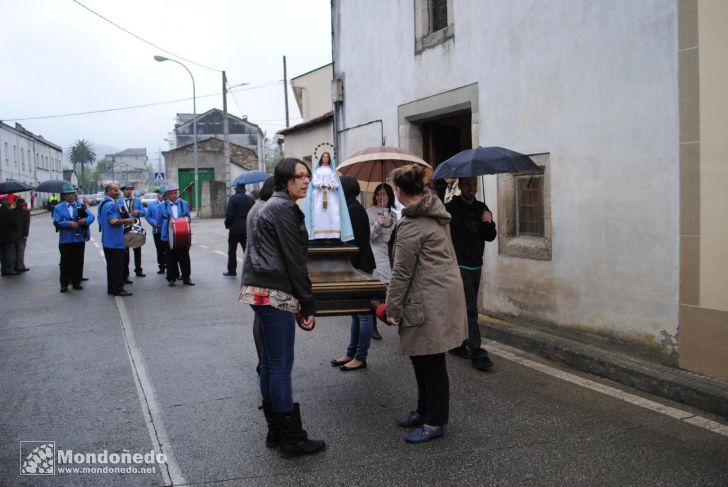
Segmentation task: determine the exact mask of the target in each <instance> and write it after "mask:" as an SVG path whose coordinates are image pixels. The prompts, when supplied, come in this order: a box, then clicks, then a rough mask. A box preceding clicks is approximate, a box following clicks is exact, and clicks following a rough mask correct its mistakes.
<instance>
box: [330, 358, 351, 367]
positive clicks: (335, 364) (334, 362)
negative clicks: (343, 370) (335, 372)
mask: <svg viewBox="0 0 728 487" xmlns="http://www.w3.org/2000/svg"><path fill="white" fill-rule="evenodd" d="M351 361H352V359H349V360H338V359H334V360H332V361H331V362H330V363H331V366H332V367H341V366H342V365H344V364H348V363H349V362H351Z"/></svg>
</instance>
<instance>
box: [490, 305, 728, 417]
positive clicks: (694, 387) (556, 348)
mask: <svg viewBox="0 0 728 487" xmlns="http://www.w3.org/2000/svg"><path fill="white" fill-rule="evenodd" d="M479 323H480V325H481V327H483V328H484V329H485V333H484V336H485V337H487V338H489V339H491V340H494V341H497V342H500V343H504V344H506V345H510V346H513V347H516V348H519V349H521V350H525V351H528V352H531V353H535V354H537V355H540V356H542V357H544V358H547V359H549V360H555V361H558V362H562V363H564V364H566V365H569V366H571V367H573V368H575V369H577V370H581V371H584V372H588V373H590V374H594V375H597V376H599V377H604V378H606V379H610V380H613V381H615V382H619V383H620V384H624V385H626V386H629V387H633V388H635V389H638V390H640V391H643V392H647V393H650V394H655V395H657V396H662V397H665V398H667V399H671V400H673V401H677V402H681V403H683V404H687V405H689V406H694V407H696V408H699V409H702V410H703V411H707V412H710V413H714V414H718V415H720V416H723V417H725V418H728V382H725V381H720V380H716V379H711V378H709V377H705V376H702V375H699V374H695V373H692V372H688V371H686V370H682V369H678V368H675V367H670V366H667V365H662V364H657V363H654V362H652V361H648V360H645V359H642V358H640V357H636V356H632V355H628V354H626V353H624V352H621V351H620V352H617V351H613V350H608V349H607V348H604V347H598V346H595V345H591V344H588V343H582V342H579V341H577V340H572V339H569V338H565V337H562V336H556V335H553V334H550V333H548V332H546V331H544V330H541V329H539V330H536V329H534V328H530V327H527V326H525V325H521V324H517V323H512V322H505V321H501V320H493V319H491V318H489V317H484V316H483V315H481V316H480V319H479ZM486 348H487V347H486Z"/></svg>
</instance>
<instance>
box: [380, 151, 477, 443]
mask: <svg viewBox="0 0 728 487" xmlns="http://www.w3.org/2000/svg"><path fill="white" fill-rule="evenodd" d="M424 177H425V172H424V170H423V169H422V168H421V167H420V166H418V165H415V164H413V165H410V166H404V167H402V168H399V169H395V170H394V172H393V174H392V178H393V182H394V190H395V194H396V196H397V199H398V200H399V201H400V202H401V203H402V204H403V205H404V206H405V208H404V209H403V210H402V219H401V220H400V221H399V222H397V225H396V226H395V228H394V231H393V233H392V238H391V240H390V242H389V245H390V256H391V259H392V278H391V280H390V282H389V289H388V290H387V322H388V323H389V324H391V325H397V326H398V327H399V341H400V351H401V352H402V353H403V354H404V355H408V356H409V357H410V360H411V361H412V366H413V367H414V370H415V378H416V379H417V409H416V410H415V411H412V412H411V413H409V414H408V415H403V416H399V417H397V418H396V419H395V422H396V423H397V424H398V425H399V426H402V427H417V429H415V430H414V431H411V432H410V433H408V434H407V435H406V436H405V439H406V440H407V441H408V442H411V443H421V442H425V441H429V440H432V439H435V438H438V437H440V436H442V435H443V433H444V430H445V425H446V424H447V421H448V415H449V401H450V389H449V387H450V386H449V381H448V376H447V367H446V364H445V353H446V352H447V351H448V350H450V348H452V347H453V344H454V345H459V344H460V343H462V341H463V339H464V338H465V337H467V317H466V313H465V294H464V292H463V286H462V279H461V278H460V272H459V270H458V266H457V259H456V257H455V249H454V248H453V245H452V241H451V240H450V229H449V223H450V214H449V213H448V212H447V210H445V205H443V204H442V203H441V202H440V199H439V198H438V197H437V196H436V195H434V194H433V193H432V192H431V191H430V190H429V189H426V188H425V183H424Z"/></svg>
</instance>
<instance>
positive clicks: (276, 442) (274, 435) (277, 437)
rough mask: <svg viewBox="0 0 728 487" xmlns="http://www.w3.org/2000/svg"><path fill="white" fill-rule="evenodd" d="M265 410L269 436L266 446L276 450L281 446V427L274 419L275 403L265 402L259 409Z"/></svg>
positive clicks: (266, 439) (266, 438)
mask: <svg viewBox="0 0 728 487" xmlns="http://www.w3.org/2000/svg"><path fill="white" fill-rule="evenodd" d="M258 409H262V410H263V414H264V415H265V421H266V423H268V434H267V435H266V437H265V446H267V447H268V448H275V447H278V446H280V444H281V430H280V427H279V425H278V424H277V423H276V421H275V419H274V417H273V416H274V413H273V403H271V402H270V401H263V404H262V405H261V406H260V407H259V408H258Z"/></svg>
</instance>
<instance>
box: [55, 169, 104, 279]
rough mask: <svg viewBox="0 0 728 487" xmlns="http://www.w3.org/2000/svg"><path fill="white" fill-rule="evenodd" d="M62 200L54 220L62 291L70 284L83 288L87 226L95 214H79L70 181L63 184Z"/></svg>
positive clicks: (56, 209)
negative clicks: (59, 255) (56, 229)
mask: <svg viewBox="0 0 728 487" xmlns="http://www.w3.org/2000/svg"><path fill="white" fill-rule="evenodd" d="M61 198H62V200H61V201H60V202H59V203H57V204H56V205H55V207H54V208H53V222H54V223H55V224H56V226H57V227H58V250H59V251H60V253H61V292H62V293H65V292H68V285H69V284H71V285H72V286H73V289H77V290H81V289H83V286H81V278H82V277H83V255H84V248H85V246H86V228H85V227H86V226H87V225H89V224H90V223H92V222H93V221H94V216H93V215H91V214H87V215H86V216H85V217H82V215H79V214H78V208H77V207H76V205H75V201H76V189H75V188H74V187H73V185H72V184H70V183H65V184H64V185H63V190H62V191H61Z"/></svg>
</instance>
